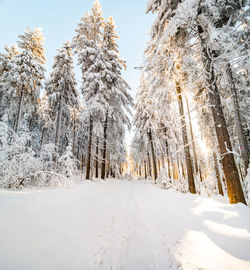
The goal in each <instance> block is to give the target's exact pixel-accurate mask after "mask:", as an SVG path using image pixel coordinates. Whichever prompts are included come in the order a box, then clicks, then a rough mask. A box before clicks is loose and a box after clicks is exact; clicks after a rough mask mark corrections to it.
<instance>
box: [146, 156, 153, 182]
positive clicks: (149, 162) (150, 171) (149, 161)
mask: <svg viewBox="0 0 250 270" xmlns="http://www.w3.org/2000/svg"><path fill="white" fill-rule="evenodd" d="M147 155H148V171H149V176H151V177H152V169H151V160H150V155H149V152H147Z"/></svg>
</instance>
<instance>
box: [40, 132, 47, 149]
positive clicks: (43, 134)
mask: <svg viewBox="0 0 250 270" xmlns="http://www.w3.org/2000/svg"><path fill="white" fill-rule="evenodd" d="M45 133H46V128H45V127H44V128H43V129H42V136H41V142H40V151H41V150H42V146H43V144H44V138H45Z"/></svg>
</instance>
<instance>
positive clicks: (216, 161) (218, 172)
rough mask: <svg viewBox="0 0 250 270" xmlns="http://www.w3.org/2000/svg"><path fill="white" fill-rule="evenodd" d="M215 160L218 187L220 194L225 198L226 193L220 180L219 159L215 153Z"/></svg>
mask: <svg viewBox="0 0 250 270" xmlns="http://www.w3.org/2000/svg"><path fill="white" fill-rule="evenodd" d="M213 159H214V169H215V175H216V179H217V186H218V190H219V194H220V195H222V196H224V192H223V189H222V184H221V179H220V171H219V166H218V159H217V156H216V153H215V152H213Z"/></svg>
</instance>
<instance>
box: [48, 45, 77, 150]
mask: <svg viewBox="0 0 250 270" xmlns="http://www.w3.org/2000/svg"><path fill="white" fill-rule="evenodd" d="M71 50H72V49H71V45H70V43H69V42H66V43H64V44H63V46H62V48H61V49H59V50H58V52H59V53H58V54H57V55H56V56H55V58H54V65H53V71H52V72H51V74H50V76H49V79H48V80H47V82H46V85H45V90H46V95H47V98H48V103H49V115H50V119H51V121H52V122H53V123H55V124H54V133H55V135H54V136H55V137H54V143H55V147H56V151H57V152H58V153H59V152H60V153H61V152H63V151H64V149H65V147H64V146H63V145H61V144H60V143H61V141H62V140H63V138H64V137H65V133H62V129H64V130H65V131H66V130H67V126H68V124H69V121H70V107H72V106H76V105H77V104H78V96H77V91H76V81H75V75H74V71H73V56H72V52H71Z"/></svg>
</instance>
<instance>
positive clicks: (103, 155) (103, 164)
mask: <svg viewBox="0 0 250 270" xmlns="http://www.w3.org/2000/svg"><path fill="white" fill-rule="evenodd" d="M107 126H108V112H107V113H106V119H105V123H104V130H103V136H104V142H103V152H102V170H101V178H102V179H103V180H104V179H105V169H106V151H107Z"/></svg>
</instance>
